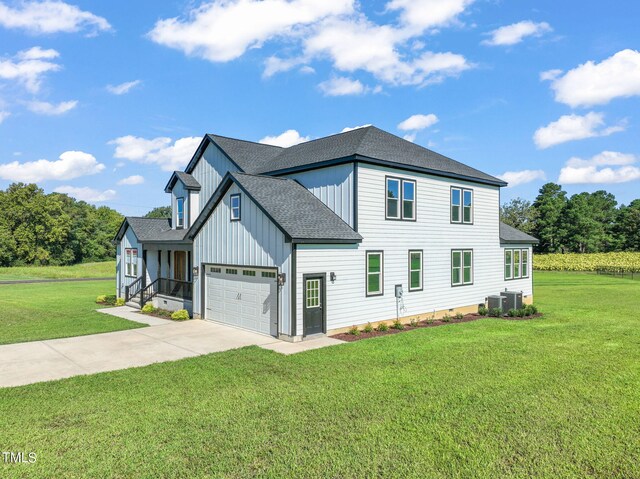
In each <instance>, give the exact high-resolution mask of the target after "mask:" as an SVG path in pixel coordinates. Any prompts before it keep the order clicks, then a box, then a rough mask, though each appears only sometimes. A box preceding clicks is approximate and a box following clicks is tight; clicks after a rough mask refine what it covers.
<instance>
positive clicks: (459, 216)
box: [451, 188, 473, 224]
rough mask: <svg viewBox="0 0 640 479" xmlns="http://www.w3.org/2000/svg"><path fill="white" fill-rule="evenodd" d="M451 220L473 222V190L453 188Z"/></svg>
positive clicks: (454, 221) (465, 222)
mask: <svg viewBox="0 0 640 479" xmlns="http://www.w3.org/2000/svg"><path fill="white" fill-rule="evenodd" d="M451 222H452V223H464V224H473V190H469V189H465V188H451Z"/></svg>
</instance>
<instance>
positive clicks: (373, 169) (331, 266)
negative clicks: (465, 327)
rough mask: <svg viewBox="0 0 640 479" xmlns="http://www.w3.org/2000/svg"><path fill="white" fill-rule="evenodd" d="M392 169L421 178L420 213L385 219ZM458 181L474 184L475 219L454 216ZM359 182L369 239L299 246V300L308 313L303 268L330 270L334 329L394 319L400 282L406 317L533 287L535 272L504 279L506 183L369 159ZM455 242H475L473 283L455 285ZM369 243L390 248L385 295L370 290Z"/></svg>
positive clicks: (363, 230) (362, 225) (361, 224)
mask: <svg viewBox="0 0 640 479" xmlns="http://www.w3.org/2000/svg"><path fill="white" fill-rule="evenodd" d="M386 176H394V177H399V178H406V179H410V180H415V181H416V221H392V220H385V195H386V183H385V177H386ZM452 186H460V187H464V188H471V189H473V191H474V215H473V217H474V224H472V225H463V224H451V222H450V189H451V187H452ZM357 187H358V192H357V201H358V205H357V206H358V207H357V211H358V218H357V223H358V232H359V233H360V234H361V235H362V236H363V238H364V239H363V241H362V243H361V244H360V245H358V246H357V247H354V246H350V247H346V246H343V247H338V246H328V245H325V246H322V245H299V246H298V252H297V278H296V280H297V289H296V291H297V295H296V299H297V301H296V304H297V317H298V318H300V321H301V320H302V313H303V312H302V288H303V284H302V275H303V274H312V273H326V274H327V286H326V294H327V298H326V302H325V304H326V305H327V311H326V314H327V329H328V330H331V329H337V328H344V327H348V326H351V325H354V324H364V323H367V322H369V321H370V322H375V321H382V320H389V319H394V318H395V317H396V299H395V296H394V286H395V285H396V284H401V285H402V287H403V290H404V298H403V300H402V302H401V303H400V306H401V310H400V314H399V315H400V317H404V316H412V315H417V314H429V313H431V312H434V311H442V310H447V309H452V308H459V307H466V306H473V305H478V304H480V303H483V302H484V300H485V298H486V297H487V296H489V295H492V294H500V292H501V291H504V290H505V288H508V289H515V290H518V291H519V290H521V291H523V293H524V294H525V295H531V294H532V285H531V278H529V280H518V281H505V280H504V266H503V261H504V256H503V254H504V250H503V247H502V246H501V245H500V239H499V188H498V187H495V186H489V185H480V184H476V183H471V182H464V181H455V180H452V179H447V178H440V177H436V176H431V175H427V174H421V173H407V172H402V171H400V170H394V169H390V168H386V167H382V166H375V165H364V164H360V165H359V166H358V181H357ZM414 249H415V250H423V290H422V291H412V292H410V291H409V285H408V277H409V271H408V255H409V250H414ZM452 249H472V250H473V252H474V259H473V266H474V269H473V272H474V278H473V284H471V285H465V286H452V285H451V250H452ZM367 250H381V251H383V252H384V266H383V285H384V294H383V295H382V296H370V297H366V290H365V284H366V281H365V275H366V271H365V267H366V265H365V256H366V251H367ZM331 272H334V273H336V276H337V279H336V281H335V282H334V283H332V282H331V281H330V280H329V273H331ZM298 327H299V328H301V322H300V323H299V326H298ZM298 331H302V329H299V330H298Z"/></svg>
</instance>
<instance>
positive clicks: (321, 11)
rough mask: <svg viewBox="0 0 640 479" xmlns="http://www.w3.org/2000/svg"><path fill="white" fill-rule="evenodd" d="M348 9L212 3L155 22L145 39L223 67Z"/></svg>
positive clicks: (326, 1)
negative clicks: (219, 63) (147, 38)
mask: <svg viewBox="0 0 640 479" xmlns="http://www.w3.org/2000/svg"><path fill="white" fill-rule="evenodd" d="M352 10H353V0H323V1H322V2H318V1H317V0H292V1H285V0H263V1H257V0H240V1H223V0H215V1H213V2H210V3H205V4H202V5H200V6H199V7H196V8H193V9H192V10H191V11H190V12H189V13H188V15H187V18H186V19H180V18H169V19H165V20H159V21H158V22H157V23H156V24H155V26H154V28H153V30H151V31H150V32H149V37H150V38H151V40H153V41H154V42H156V43H159V44H161V45H165V46H168V47H170V48H175V49H178V50H182V51H183V52H184V53H186V54H187V55H194V56H198V57H202V58H205V59H207V60H210V61H214V62H224V61H229V60H233V59H235V58H238V57H240V56H241V55H242V54H244V52H245V51H246V50H247V49H249V48H260V47H261V46H262V44H263V43H264V42H266V41H267V40H270V39H272V38H274V37H276V36H281V35H285V36H287V35H288V36H291V35H293V34H295V30H296V29H297V28H300V27H303V26H305V25H309V24H313V23H315V22H318V21H319V20H321V19H322V18H324V17H327V16H329V15H340V14H345V13H350V12H351V11H352Z"/></svg>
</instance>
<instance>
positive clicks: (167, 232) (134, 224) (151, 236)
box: [116, 216, 187, 243]
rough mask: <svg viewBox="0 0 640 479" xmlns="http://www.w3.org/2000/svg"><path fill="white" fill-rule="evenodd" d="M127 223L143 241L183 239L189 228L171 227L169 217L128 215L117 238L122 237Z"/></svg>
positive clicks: (139, 239)
mask: <svg viewBox="0 0 640 479" xmlns="http://www.w3.org/2000/svg"><path fill="white" fill-rule="evenodd" d="M125 224H128V225H129V227H130V228H131V229H132V230H133V233H134V234H135V235H136V238H138V241H140V242H141V243H146V242H156V241H168V242H171V241H183V240H184V237H185V235H186V232H187V230H184V229H175V230H174V229H171V220H170V219H169V218H140V217H137V216H127V217H126V218H125V219H124V222H123V225H122V227H121V228H120V231H119V232H118V235H117V237H116V238H117V239H118V240H120V239H122V236H123V235H124V231H125V229H126V228H124V226H125Z"/></svg>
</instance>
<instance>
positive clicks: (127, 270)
mask: <svg viewBox="0 0 640 479" xmlns="http://www.w3.org/2000/svg"><path fill="white" fill-rule="evenodd" d="M134 251H135V252H136V260H135V262H134V261H133V252H134ZM134 266H135V274H133V270H134ZM137 274H138V248H125V250H124V275H125V277H127V278H137Z"/></svg>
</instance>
